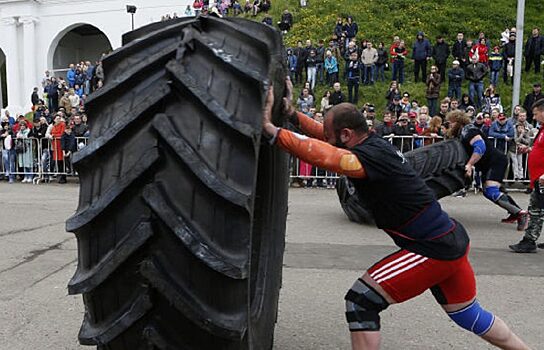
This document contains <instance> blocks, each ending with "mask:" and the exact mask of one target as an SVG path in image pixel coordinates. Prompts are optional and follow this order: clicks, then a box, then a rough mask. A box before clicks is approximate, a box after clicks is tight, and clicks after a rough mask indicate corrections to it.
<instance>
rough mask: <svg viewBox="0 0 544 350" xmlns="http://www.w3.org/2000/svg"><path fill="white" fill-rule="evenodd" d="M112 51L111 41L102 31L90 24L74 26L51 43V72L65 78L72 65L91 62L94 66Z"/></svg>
mask: <svg viewBox="0 0 544 350" xmlns="http://www.w3.org/2000/svg"><path fill="white" fill-rule="evenodd" d="M111 49H112V46H111V43H110V40H109V39H108V37H107V36H106V35H105V34H104V33H103V32H102V31H101V30H100V29H98V28H96V27H95V26H93V25H90V24H84V23H79V24H74V25H72V26H70V27H68V28H66V29H65V30H63V31H62V32H60V33H59V34H58V35H57V37H56V38H55V40H53V42H52V43H51V48H50V50H49V62H48V66H49V70H50V71H52V73H53V74H54V75H57V76H64V75H65V73H66V71H67V70H68V66H69V65H70V64H71V63H78V62H81V61H91V62H92V63H93V64H94V63H95V62H96V61H97V60H99V59H100V57H101V56H102V54H105V53H108V52H110V51H111Z"/></svg>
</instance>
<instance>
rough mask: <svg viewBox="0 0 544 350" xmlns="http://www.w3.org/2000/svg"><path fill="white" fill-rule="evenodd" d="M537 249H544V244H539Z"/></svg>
mask: <svg viewBox="0 0 544 350" xmlns="http://www.w3.org/2000/svg"><path fill="white" fill-rule="evenodd" d="M536 246H537V247H538V248H539V249H544V243H539V244H537V245H536Z"/></svg>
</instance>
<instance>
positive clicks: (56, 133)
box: [49, 115, 66, 183]
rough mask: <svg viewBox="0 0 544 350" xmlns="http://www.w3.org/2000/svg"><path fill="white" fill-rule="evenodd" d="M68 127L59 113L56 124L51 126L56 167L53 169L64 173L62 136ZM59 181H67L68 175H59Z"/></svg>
mask: <svg viewBox="0 0 544 350" xmlns="http://www.w3.org/2000/svg"><path fill="white" fill-rule="evenodd" d="M65 129H66V123H65V122H64V120H63V119H62V118H61V117H60V115H57V116H56V117H55V120H54V124H53V126H52V127H51V133H50V134H49V137H50V138H51V152H52V154H53V162H54V165H55V168H54V169H52V170H53V171H54V172H56V173H64V171H65V169H64V156H63V152H62V145H61V143H60V138H61V137H62V135H63V134H64V130H65ZM59 183H66V175H61V176H59Z"/></svg>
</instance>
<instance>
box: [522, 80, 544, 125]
mask: <svg viewBox="0 0 544 350" xmlns="http://www.w3.org/2000/svg"><path fill="white" fill-rule="evenodd" d="M543 98H544V94H542V85H540V83H534V84H533V92H531V93H530V94H527V96H525V100H524V101H523V108H525V110H526V111H527V121H528V122H529V123H531V124H533V125H536V124H535V123H534V121H533V105H534V104H535V103H536V102H537V101H538V100H541V99H543Z"/></svg>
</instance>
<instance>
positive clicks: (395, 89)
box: [385, 80, 400, 104]
mask: <svg viewBox="0 0 544 350" xmlns="http://www.w3.org/2000/svg"><path fill="white" fill-rule="evenodd" d="M395 97H397V98H398V99H399V100H400V90H399V84H398V83H397V81H396V80H393V81H391V83H390V84H389V89H388V90H387V93H386V94H385V98H386V99H387V104H391V103H393V99H394V98H395Z"/></svg>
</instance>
